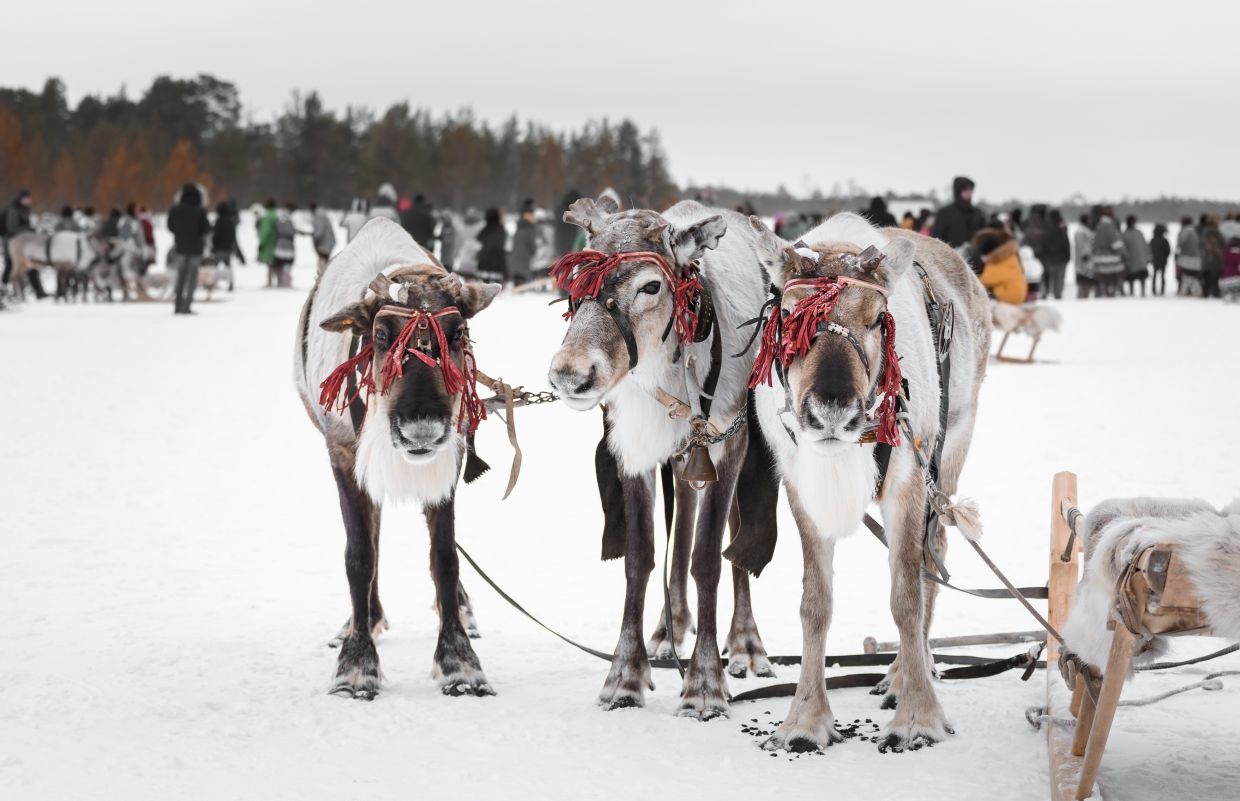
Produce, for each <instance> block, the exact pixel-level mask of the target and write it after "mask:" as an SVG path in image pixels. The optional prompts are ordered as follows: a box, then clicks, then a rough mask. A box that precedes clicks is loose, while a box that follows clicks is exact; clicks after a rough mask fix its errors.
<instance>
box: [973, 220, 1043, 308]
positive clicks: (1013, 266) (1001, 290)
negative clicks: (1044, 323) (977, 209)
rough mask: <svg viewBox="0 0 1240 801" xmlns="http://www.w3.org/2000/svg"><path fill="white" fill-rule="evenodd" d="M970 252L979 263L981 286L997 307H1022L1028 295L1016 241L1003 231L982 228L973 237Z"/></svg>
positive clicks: (1000, 229) (1027, 286)
mask: <svg viewBox="0 0 1240 801" xmlns="http://www.w3.org/2000/svg"><path fill="white" fill-rule="evenodd" d="M972 244H973V248H974V250H975V251H976V252H977V254H978V257H979V258H980V259H981V260H982V264H983V265H984V266H983V267H982V273H981V275H980V276H979V278H980V279H981V282H982V286H984V287H986V289H987V290H988V291H989V292H990V293H991V295H993V296H994V299H995V300H997V301H1000V302H1001V303H1012V304H1016V305H1020V304H1023V303H1024V302H1025V299H1026V297H1027V296H1028V294H1029V283H1028V281H1027V280H1026V279H1025V269H1024V267H1022V266H1021V263H1020V255H1019V253H1018V252H1017V251H1018V250H1019V246H1018V245H1017V243H1016V237H1014V236H1012V235H1011V234H1010V233H1008V232H1007V231H1006V230H1005V229H1003V228H983V229H982V230H980V231H978V232H977V233H976V234H974V235H973V242H972Z"/></svg>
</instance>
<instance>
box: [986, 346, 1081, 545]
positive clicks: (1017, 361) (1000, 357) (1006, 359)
mask: <svg viewBox="0 0 1240 801" xmlns="http://www.w3.org/2000/svg"><path fill="white" fill-rule="evenodd" d="M1011 335H1012V332H1011V331H1005V332H1004V333H1003V339H1001V340H999V349H998V350H997V351H995V360H996V361H1001V362H1012V363H1014V364H1033V354H1034V351H1036V350H1037V349H1038V343H1039V342H1041V341H1042V335H1041V334H1038V335H1037V336H1036V337H1033V344H1032V345H1030V346H1029V355H1028V356H1026V357H1025V358H1023V359H1021V358H1017V357H1014V356H1004V355H1003V349H1004V348H1005V347H1006V346H1007V341H1008V337H1010V336H1011ZM1066 544H1067V543H1065V545H1066Z"/></svg>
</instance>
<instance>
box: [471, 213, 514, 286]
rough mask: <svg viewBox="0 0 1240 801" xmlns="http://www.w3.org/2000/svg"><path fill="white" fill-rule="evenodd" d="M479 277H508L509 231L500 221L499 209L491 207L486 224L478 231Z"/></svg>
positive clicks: (489, 279) (496, 278)
mask: <svg viewBox="0 0 1240 801" xmlns="http://www.w3.org/2000/svg"><path fill="white" fill-rule="evenodd" d="M477 239H478V243H479V245H481V247H480V248H479V250H478V277H479V278H481V279H483V280H485V281H501V282H502V281H505V280H507V278H508V260H507V253H506V252H505V246H506V245H507V244H508V233H507V232H506V231H505V230H504V226H503V223H501V222H500V214H499V209H496V208H490V209H487V213H486V224H485V225H483V226H482V230H481V231H479V232H478V237H477Z"/></svg>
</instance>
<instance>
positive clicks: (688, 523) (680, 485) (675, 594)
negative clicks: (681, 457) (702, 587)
mask: <svg viewBox="0 0 1240 801" xmlns="http://www.w3.org/2000/svg"><path fill="white" fill-rule="evenodd" d="M697 502H698V499H697V491H696V490H694V489H693V487H690V486H689V485H688V484H687V483H685V482H684V481H677V482H676V522H675V527H674V529H673V532H672V537H673V540H674V541H673V543H672V547H673V551H672V564H671V570H670V574H671V575H670V576H669V577H668V582H667V590H668V595H670V596H671V599H672V633H673V634H675V639H674V640H672V639H671V638H669V637H668V636H667V609H666V608H664V609H663V611H661V612H660V613H659V622H658V624H657V625H656V626H655V629H654V634H652V635H650V641H649V643H648V644H647V645H646V653H648V654H649V655H650V656H651V658H654V659H670V658H671V656H672V644H673V643H675V645H676V652H677V653H683V648H682V646H683V645H684V642H685V638H686V637H687V636H688V635H689V633H690V632H693V631H696V629H694V628H693V613H691V612H690V611H689V558H690V556H691V554H692V551H693V527H694V524H695V523H696V522H697Z"/></svg>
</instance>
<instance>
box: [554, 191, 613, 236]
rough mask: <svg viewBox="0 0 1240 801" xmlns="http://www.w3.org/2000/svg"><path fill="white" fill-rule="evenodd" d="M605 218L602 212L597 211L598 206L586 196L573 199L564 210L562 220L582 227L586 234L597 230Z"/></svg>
mask: <svg viewBox="0 0 1240 801" xmlns="http://www.w3.org/2000/svg"><path fill="white" fill-rule="evenodd" d="M600 199H601V198H600ZM604 205H606V204H604ZM605 219H606V218H605V217H604V215H603V212H601V211H599V209H598V206H596V205H595V203H594V201H593V200H591V199H590V198H588V197H583V198H580V199H578V200H575V201H573V204H572V205H571V206H569V207H568V210H567V211H565V212H564V222H566V223H572V224H573V225H575V226H577V227H578V228H584V229H585V231H586V233H588V234H593V233H595V232H597V231H598V230H599V228H601V227H602V226H603V221H604V220H605Z"/></svg>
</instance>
